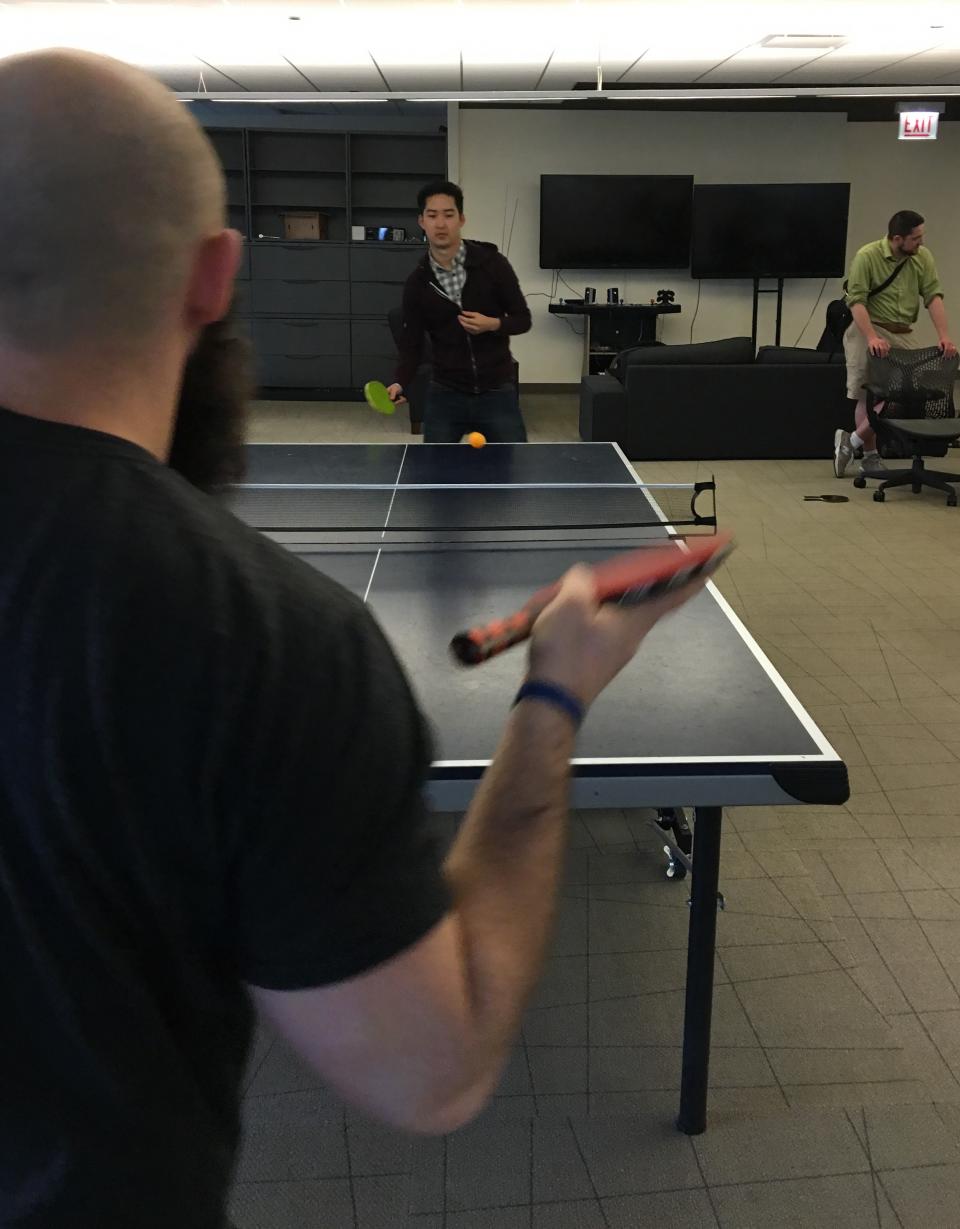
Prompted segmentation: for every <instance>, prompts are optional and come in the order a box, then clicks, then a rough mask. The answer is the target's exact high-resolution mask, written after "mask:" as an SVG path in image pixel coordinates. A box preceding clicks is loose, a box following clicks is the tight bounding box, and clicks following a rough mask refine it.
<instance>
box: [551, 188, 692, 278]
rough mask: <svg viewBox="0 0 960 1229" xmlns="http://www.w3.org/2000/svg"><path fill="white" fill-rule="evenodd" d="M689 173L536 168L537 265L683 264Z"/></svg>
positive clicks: (662, 266)
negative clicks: (608, 172) (558, 171)
mask: <svg viewBox="0 0 960 1229" xmlns="http://www.w3.org/2000/svg"><path fill="white" fill-rule="evenodd" d="M692 201H693V176H692V175H541V176H540V268H541V269H686V268H687V266H688V265H689V263H690V215H691V209H692Z"/></svg>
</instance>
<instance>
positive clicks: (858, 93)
mask: <svg viewBox="0 0 960 1229" xmlns="http://www.w3.org/2000/svg"><path fill="white" fill-rule="evenodd" d="M934 92H935V93H936V95H937V97H938V98H941V99H942V98H956V97H958V96H960V85H941V86H937V87H935V91H934ZM930 94H931V89H930V87H929V86H918V87H916V88H912V87H907V88H904V87H903V86H902V85H901V86H898V85H875V86H866V85H864V86H742V87H739V86H730V87H727V86H725V87H718V86H689V87H686V88H684V87H680V88H667V87H664V88H660V89H643V88H642V87H639V88H636V89H628V90H609V91H596V92H595V91H592V90H553V91H549V92H546V91H538V90H460V91H451V90H437V91H434V92H431V91H429V90H377V91H369V90H364V91H357V92H356V93H351V92H349V91H343V90H340V91H337V92H336V93H330V94H324V93H322V92H320V91H293V90H290V91H284V90H276V91H245V90H233V91H227V90H211V91H210V92H209V93H202V92H199V93H198V92H196V91H187V90H179V91H178V92H177V97H178V98H179V99H181V101H184V102H197V101H199V102H243V103H247V102H269V103H275V104H277V103H281V104H283V105H284V106H286V105H294V104H296V103H317V102H334V101H338V102H390V101H397V102H489V103H510V102H534V103H540V102H560V101H570V102H592V101H595V100H599V101H601V102H630V101H638V102H648V101H651V100H663V101H669V102H676V101H678V100H683V99H689V100H699V101H702V100H705V99H708V100H711V101H716V102H726V101H733V100H739V99H746V98H776V99H784V98H899V99H904V98H918V99H920V98H922V99H923V100H924V101H929V98H930Z"/></svg>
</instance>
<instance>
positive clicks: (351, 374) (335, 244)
mask: <svg viewBox="0 0 960 1229" xmlns="http://www.w3.org/2000/svg"><path fill="white" fill-rule="evenodd" d="M208 135H209V136H210V138H211V140H212V142H213V144H214V147H215V149H216V150H217V153H218V155H219V156H220V161H221V164H222V165H223V168H224V172H225V175H226V178H227V190H228V200H229V207H230V224H231V225H232V226H234V227H236V229H237V230H239V231H241V232H242V233H243V235H244V237H245V239H246V245H245V248H244V256H243V261H242V264H241V268H240V272H239V273H238V276H237V284H236V294H235V309H236V313H237V315H238V316H239V317H240V318H241V319H242V320H243V322H244V324H245V327H246V329H247V331H248V333H249V336H250V337H251V339H252V341H253V345H254V350H255V357H256V370H257V379H258V381H259V384H260V388H261V391H262V392H264V393H266V394H267V395H271V394H272V395H276V396H278V397H283V396H290V397H302V398H306V399H310V398H315V399H322V398H323V397H324V396H335V397H342V396H345V395H346V396H359V395H360V389H361V388H362V386H363V384H364V383H366V381H367V380H376V379H380V380H388V379H390V377H391V376H392V374H393V370H394V368H395V366H396V349H395V346H394V343H393V337H392V335H391V333H390V329H389V326H388V324H387V319H386V317H387V312H388V311H389V310H390V308H391V307H394V306H396V305H398V304H399V303H400V301H401V298H402V294H403V283H404V282H405V281H406V279H407V276H408V275H409V273H410V271H411V270H412V269H413V267H414V265H415V264H416V263H417V261H418V260H420V259H421V257H422V255H423V252H424V247H423V244H422V242H421V241H420V240H421V238H422V236H421V234H420V230H419V227H418V226H417V223H416V218H417V207H416V196H417V192H418V190H419V189H420V187H421V186H422V185H423V184H424V183H426V182H427V181H428V180H430V179H435V178H438V177H443V176H445V174H446V162H447V140H446V133H445V131H433V132H416V133H410V132H403V131H397V132H335V131H310V130H292V129H291V130H283V129H268V128H236V129H208ZM304 209H311V210H312V209H316V210H318V211H319V212H321V213H322V214H323V215H324V217H325V219H326V238H325V239H322V240H320V241H313V242H297V243H294V242H289V241H287V240H286V239H284V237H283V216H282V215H283V214H284V213H285V212H287V211H296V210H304ZM354 225H363V226H364V227H368V226H369V227H381V226H388V227H403V228H404V230H405V231H406V233H407V235H408V236H410V238H409V239H408V240H407V241H406V242H397V243H392V242H386V243H381V242H379V241H377V240H369V241H364V242H351V241H350V234H351V229H350V228H351V226H354Z"/></svg>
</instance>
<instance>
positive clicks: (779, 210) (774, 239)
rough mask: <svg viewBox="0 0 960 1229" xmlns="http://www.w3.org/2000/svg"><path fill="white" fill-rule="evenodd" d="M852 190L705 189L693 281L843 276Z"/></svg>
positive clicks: (698, 194) (839, 186)
mask: <svg viewBox="0 0 960 1229" xmlns="http://www.w3.org/2000/svg"><path fill="white" fill-rule="evenodd" d="M849 207H850V185H849V184H847V183H778V184H758V183H754V184H698V185H697V187H696V188H695V189H694V193H693V241H692V243H691V246H690V272H691V274H692V275H693V277H696V278H704V277H743V278H754V277H842V275H843V270H844V264H845V261H846V253H847V214H848V212H849Z"/></svg>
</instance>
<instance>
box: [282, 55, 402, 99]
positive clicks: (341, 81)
mask: <svg viewBox="0 0 960 1229" xmlns="http://www.w3.org/2000/svg"><path fill="white" fill-rule="evenodd" d="M290 60H291V63H292V64H294V65H295V66H296V67H297V68H298V69H299V70H300V71H301V72H302V73H303V74H304V76H305V77H307V78H308V80H309V81H311V82H312V83H313V85H314V86H315V87H316V89H318V90H323V91H327V92H331V91H336V92H339V91H343V90H382V89H384V88H385V86H384V84H383V78H382V77H381V76H380V74H379V73H378V72H377V69H376V66H375V65H374V64H373V62H372V61H371V59H370V57H369V56H367V58H366V63H365V64H316V63H310V61H308V60H299V59H295V58H294V56H293V54H292V53H291V56H290ZM296 88H297V89H309V88H310V87H309V86H308V85H307V84H305V83H301V85H299V86H297V87H296Z"/></svg>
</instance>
